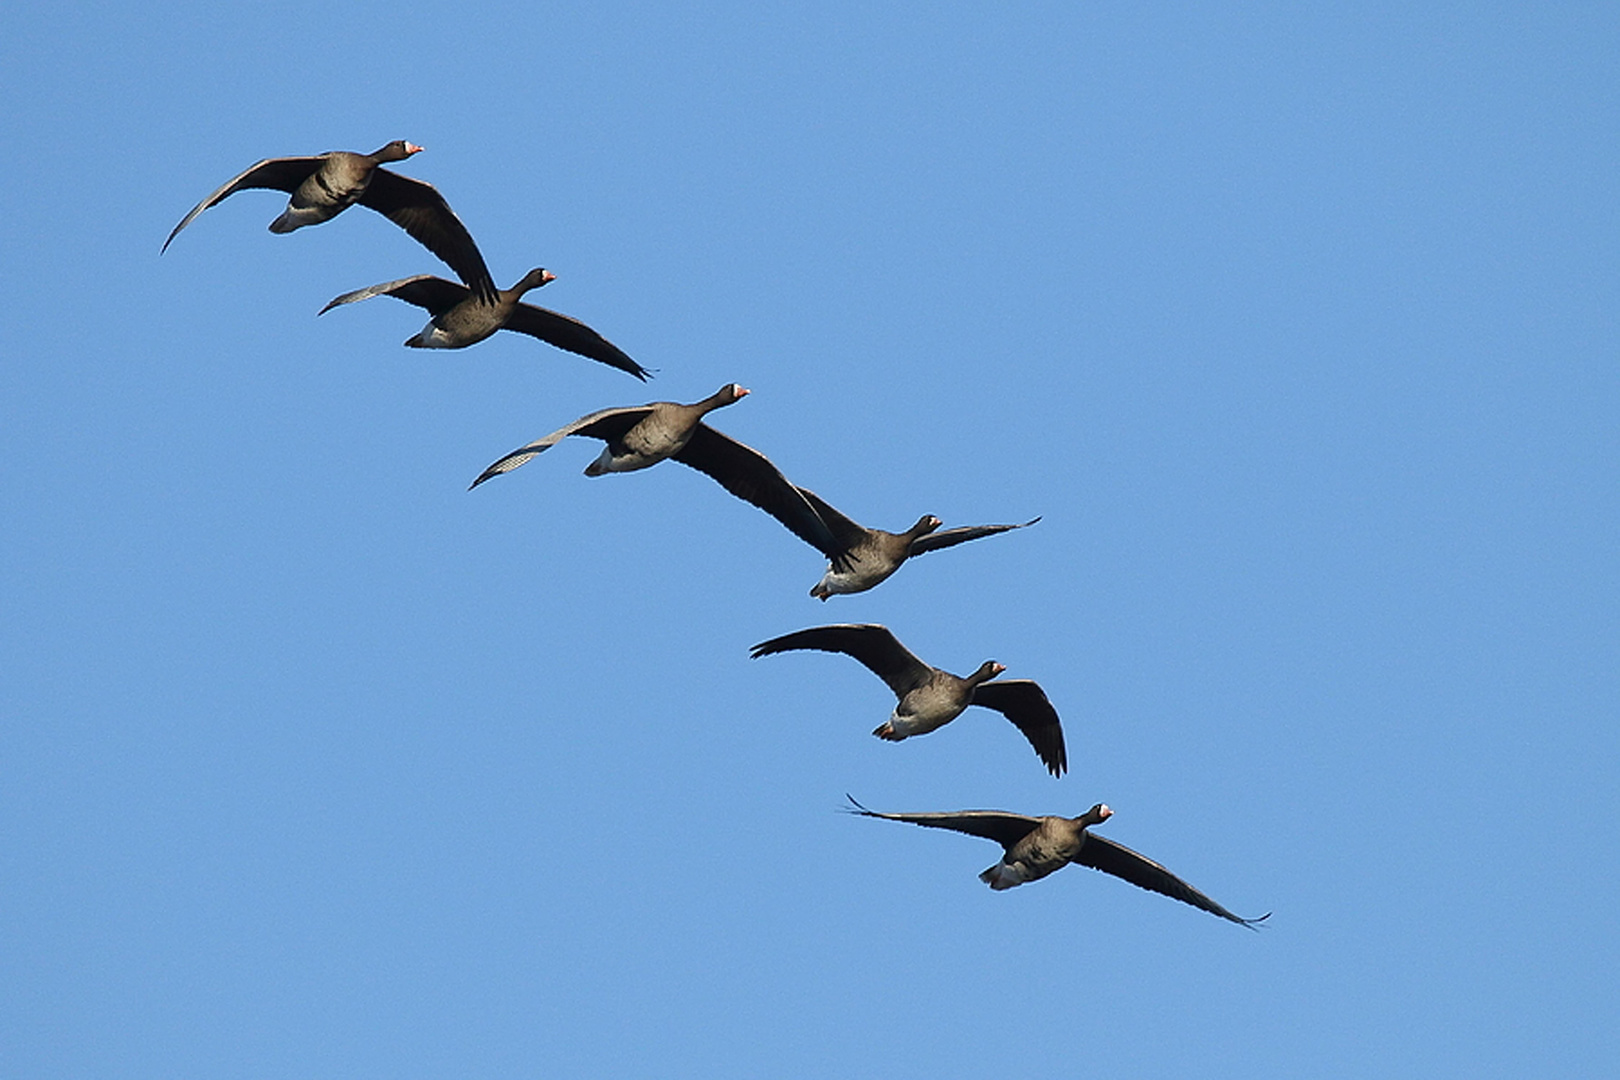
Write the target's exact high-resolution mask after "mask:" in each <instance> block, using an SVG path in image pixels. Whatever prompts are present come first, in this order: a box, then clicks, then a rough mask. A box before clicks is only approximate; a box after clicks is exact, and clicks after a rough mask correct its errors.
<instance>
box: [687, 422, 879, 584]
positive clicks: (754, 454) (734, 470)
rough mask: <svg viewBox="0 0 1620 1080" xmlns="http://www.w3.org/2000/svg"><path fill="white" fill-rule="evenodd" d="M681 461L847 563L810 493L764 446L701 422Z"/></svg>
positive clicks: (824, 551)
mask: <svg viewBox="0 0 1620 1080" xmlns="http://www.w3.org/2000/svg"><path fill="white" fill-rule="evenodd" d="M675 460H676V461H679V462H680V463H681V464H682V465H690V466H691V467H692V468H694V469H696V470H698V471H699V472H701V473H707V474H708V475H709V476H711V477H713V478H714V479H715V480H716V481H717V482H718V483H719V484H720V486H721V487H723V488H725V489H726V490H727V491H729V492H731V493H732V494H733V495H735V496H737V498H739V499H741V500H743V501H744V502H749V503H753V504H754V505H755V506H757V507H759V508H760V509H761V510H763V511H765V512H766V513H767V514H769V515H771V517H773V518H775V519H776V520H777V521H780V522H781V523H782V524H783V525H786V526H787V527H788V531H789V532H791V533H793V535H794V536H797V537H798V538H799V539H800V540H803V541H804V542H805V543H807V544H809V545H810V546H811V547H813V548H815V549H816V550H817V551H819V552H821V553H822V554H823V555H825V556H827V558H829V559H831V560H832V562H833V564H834V565H835V566H836V565H838V564H840V563H844V562H846V561H847V560H846V558H845V553H844V550H843V549H842V548H841V547H839V545H838V541H837V540H836V539H835V538H834V537H833V534H832V530H831V529H829V528H828V527H827V523H826V522H825V521H823V520H822V519H821V515H820V514H818V513H816V508H815V507H813V506H811V505H810V501H809V500H808V499H806V498H805V497H804V492H802V491H800V490H799V489H798V488H796V487H794V486H793V485H792V484H790V483H788V479H787V477H785V476H783V475H782V470H780V469H778V468H777V467H776V466H775V465H772V464H771V461H770V459H769V458H767V457H766V456H765V455H764V454H762V453H760V452H759V451H758V450H755V449H753V448H752V447H749V446H744V445H743V444H742V443H740V442H738V441H737V440H736V439H733V438H732V437H731V436H729V435H724V434H721V433H720V432H718V431H716V430H714V429H713V428H711V427H709V426H708V425H706V424H699V425H698V426H697V429H696V430H695V431H693V432H692V438H691V439H690V440H688V442H687V444H686V445H685V446H684V447H682V448H681V450H680V452H679V453H678V454H676V455H675Z"/></svg>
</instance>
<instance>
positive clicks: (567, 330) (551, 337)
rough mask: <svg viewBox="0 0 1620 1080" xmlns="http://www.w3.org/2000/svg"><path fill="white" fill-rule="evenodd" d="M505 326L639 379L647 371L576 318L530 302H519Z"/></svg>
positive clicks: (645, 379)
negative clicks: (626, 372)
mask: <svg viewBox="0 0 1620 1080" xmlns="http://www.w3.org/2000/svg"><path fill="white" fill-rule="evenodd" d="M506 329H508V330H516V331H517V332H518V333H520V334H528V335H529V336H530V337H536V338H539V339H540V340H541V341H544V342H545V343H547V344H548V345H555V346H557V348H559V349H567V350H568V351H569V352H571V353H578V354H579V355H580V356H584V357H587V358H589V359H591V360H596V361H598V362H600V363H603V364H607V365H608V366H610V367H616V368H618V369H619V370H620V371H628V372H629V373H630V374H632V375H634V376H635V377H636V378H638V379H640V380H641V381H642V382H646V381H647V376H648V374H649V372H648V371H647V369H646V368H644V367H642V366H641V365H640V364H638V363H636V362H635V361H634V360H632V359H630V357H628V356H626V355H625V354H624V351H623V350H622V349H620V348H619V347H618V346H617V345H615V344H613V342H611V341H609V340H608V339H607V338H605V337H603V336H602V335H601V334H598V333H597V332H596V331H595V330H592V329H591V328H590V327H588V326H586V325H585V324H584V323H582V322H580V321H579V320H578V319H571V318H569V317H568V316H567V315H562V314H559V313H557V312H555V311H550V310H548V309H546V308H543V307H535V306H534V305H533V304H519V305H518V306H517V307H515V308H513V309H512V314H511V315H510V316H509V317H508V318H507V320H506Z"/></svg>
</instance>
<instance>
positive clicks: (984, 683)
mask: <svg viewBox="0 0 1620 1080" xmlns="http://www.w3.org/2000/svg"><path fill="white" fill-rule="evenodd" d="M794 649H819V650H820V651H822V652H838V653H844V654H846V655H848V656H853V657H854V658H855V659H857V660H859V661H860V662H861V663H863V664H865V665H866V666H867V667H868V668H870V669H871V670H872V672H873V673H874V674H876V675H877V677H878V678H880V679H882V680H883V681H884V682H886V683H888V684H889V689H890V690H893V691H894V696H895V697H897V698H899V699H900V703H899V704H898V705H896V706H895V707H894V712H893V714H891V715H890V717H889V718H888V719H887V720H885V721H884V722H883V723H882V724H879V725H878V726H877V728H876V729H875V730H874V731H873V732H872V734H873V735H876V736H877V737H878V738H880V739H887V740H888V741H890V742H899V741H900V740H901V739H906V738H910V737H911V736H913V735H926V734H927V733H928V732H930V731H934V730H936V729H938V728H942V727H944V726H945V725H946V724H948V723H950V722H951V721H952V720H955V719H956V718H957V717H958V716H961V715H962V712H963V711H964V710H965V709H966V708H967V707H968V706H969V705H983V706H984V707H985V708H987V709H994V710H996V711H997V712H999V713H1001V714H1002V715H1003V716H1005V717H1006V718H1007V719H1008V720H1011V721H1012V722H1013V724H1014V725H1015V726H1016V727H1017V728H1018V730H1019V731H1022V732H1023V733H1024V738H1026V739H1028V740H1029V744H1030V745H1031V746H1033V747H1034V748H1035V753H1036V754H1037V755H1038V756H1039V757H1040V759H1041V761H1042V762H1044V763H1045V765H1046V769H1047V771H1048V772H1050V773H1051V774H1052V775H1053V776H1062V775H1063V773H1064V770H1066V769H1067V768H1068V767H1069V757H1068V753H1067V752H1066V751H1065V750H1064V747H1063V726H1062V724H1061V723H1060V722H1059V720H1058V714H1057V710H1056V709H1054V708H1053V707H1052V703H1051V702H1050V701H1048V700H1047V698H1046V692H1045V691H1044V690H1042V689H1041V688H1040V686H1039V685H1038V684H1036V683H1035V682H1033V681H1031V680H1029V679H1003V680H1001V681H999V682H991V681H990V680H992V679H994V678H995V677H996V676H997V675H1000V674H1001V673H1002V672H1003V671H1006V670H1007V667H1006V665H1005V664H998V663H996V662H995V661H994V660H986V661H985V662H984V663H983V664H980V665H979V669H978V670H977V671H975V672H974V673H973V674H971V675H969V676H968V677H967V678H965V679H963V678H959V677H957V676H955V675H952V674H951V673H950V672H948V671H941V670H940V669H939V668H937V667H931V666H929V665H928V664H925V663H923V662H922V661H921V660H919V659H917V658H916V657H915V656H913V655H912V653H911V650H909V649H907V648H906V647H905V646H904V645H902V644H900V641H899V639H898V638H896V637H895V636H894V634H892V633H891V632H890V631H889V628H888V627H886V626H879V625H877V624H875V623H860V624H852V623H844V624H839V625H834V626H813V627H811V628H809V629H808V630H798V631H795V632H794V633H791V634H784V635H783V636H781V637H778V638H772V639H771V640H769V641H762V642H760V643H759V644H758V645H755V646H754V647H753V649H752V650H751V651H750V656H751V657H752V658H753V659H755V660H758V659H759V658H760V657H762V656H770V655H772V654H774V653H780V652H788V651H790V650H794Z"/></svg>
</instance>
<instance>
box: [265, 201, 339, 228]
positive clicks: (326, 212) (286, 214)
mask: <svg viewBox="0 0 1620 1080" xmlns="http://www.w3.org/2000/svg"><path fill="white" fill-rule="evenodd" d="M341 209H343V207H341V206H338V207H331V206H296V205H294V204H293V203H288V204H287V209H285V210H283V211H282V212H281V216H280V217H278V218H276V220H274V221H272V222H271V223H270V231H271V232H273V233H290V232H292V231H293V230H294V229H302V228H303V227H304V226H305V225H319V224H320V223H321V222H323V221H330V220H331V219H332V218H334V217H336V216H337V212H338V211H339V210H341Z"/></svg>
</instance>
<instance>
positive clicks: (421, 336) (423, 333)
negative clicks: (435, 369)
mask: <svg viewBox="0 0 1620 1080" xmlns="http://www.w3.org/2000/svg"><path fill="white" fill-rule="evenodd" d="M496 329H497V327H494V326H490V327H484V326H476V325H466V324H465V322H464V321H463V320H455V321H452V320H448V319H433V320H430V321H429V322H428V324H427V325H426V326H424V327H422V329H421V330H419V331H418V332H417V334H416V336H415V337H413V338H411V339H410V340H409V341H407V342H405V344H406V345H408V346H410V347H411V348H413V349H465V348H466V347H467V346H469V345H476V344H478V343H479V342H480V341H483V340H484V339H485V338H487V337H489V336H490V335H491V334H493V333H494V332H495V331H496Z"/></svg>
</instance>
